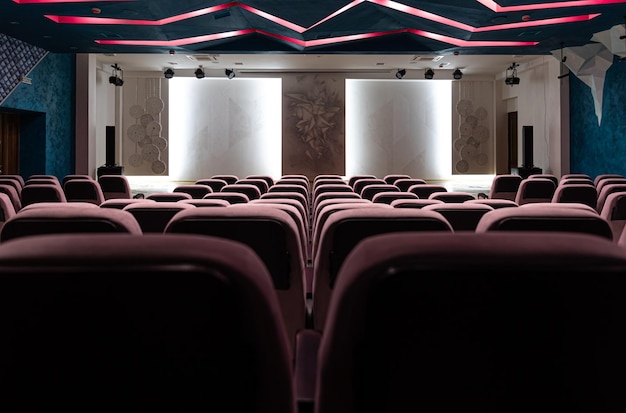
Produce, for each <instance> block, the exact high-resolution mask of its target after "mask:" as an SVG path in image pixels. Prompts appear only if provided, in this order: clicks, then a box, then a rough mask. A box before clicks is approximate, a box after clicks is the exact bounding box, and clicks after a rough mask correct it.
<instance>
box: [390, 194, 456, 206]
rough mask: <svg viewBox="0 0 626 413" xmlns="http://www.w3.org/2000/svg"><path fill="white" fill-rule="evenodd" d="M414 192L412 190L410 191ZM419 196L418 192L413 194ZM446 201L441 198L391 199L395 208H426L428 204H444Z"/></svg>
mask: <svg viewBox="0 0 626 413" xmlns="http://www.w3.org/2000/svg"><path fill="white" fill-rule="evenodd" d="M410 193H412V192H410ZM413 195H415V196H417V195H416V194H413ZM443 203H444V202H443V201H441V200H439V199H421V198H418V199H396V200H393V201H391V204H389V205H391V206H392V207H394V208H417V209H420V208H424V207H425V206H426V205H432V204H443Z"/></svg>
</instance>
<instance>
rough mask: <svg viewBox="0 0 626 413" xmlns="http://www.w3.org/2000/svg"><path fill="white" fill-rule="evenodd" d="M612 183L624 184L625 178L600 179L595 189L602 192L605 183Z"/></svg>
mask: <svg viewBox="0 0 626 413" xmlns="http://www.w3.org/2000/svg"><path fill="white" fill-rule="evenodd" d="M613 184H620V185H626V178H606V179H602V180H601V181H600V182H598V184H597V185H596V189H597V190H598V193H600V192H602V188H604V187H605V186H607V185H613Z"/></svg>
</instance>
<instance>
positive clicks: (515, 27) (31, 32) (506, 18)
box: [0, 0, 626, 55]
mask: <svg viewBox="0 0 626 413" xmlns="http://www.w3.org/2000/svg"><path fill="white" fill-rule="evenodd" d="M625 15H626V0H624V1H617V0H596V1H593V0H589V1H587V0H575V1H545V0H544V1H543V3H539V2H538V1H533V0H518V1H514V0H495V1H493V0H432V1H407V0H402V1H390V0H355V1H332V0H321V1H311V0H289V1H285V0H283V1H274V0H269V1H268V0H263V1H241V2H223V1H183V0H178V1H176V0H126V1H99V2H92V1H80V0H73V1H66V2H64V1H61V0H49V1H46V0H0V28H1V29H0V31H1V32H3V33H5V34H6V35H8V36H11V37H14V38H17V39H20V40H22V41H25V42H27V43H30V44H32V45H35V46H38V47H41V48H43V49H45V50H48V51H50V52H56V53H68V52H69V53H168V52H169V51H171V50H173V51H176V52H177V53H178V52H184V53H310V52H315V53H340V54H351V53H359V54H370V53H371V54H404V53H406V54H433V53H436V54H449V53H453V52H459V53H463V54H513V55H515V54H519V55H542V54H550V51H551V50H555V49H558V48H560V47H561V46H563V47H573V46H580V45H583V44H586V43H588V42H590V41H591V37H592V36H593V34H594V33H597V32H601V31H605V30H608V29H610V28H611V27H613V26H615V25H619V24H624V16H625ZM84 18H88V20H86V21H85V22H84V23H80V24H79V22H78V21H79V20H80V19H84ZM570 20H574V21H570ZM625 41H626V40H625ZM124 42H130V43H132V44H123V43H124ZM502 42H506V43H502ZM520 42H521V43H520ZM115 43H122V44H115Z"/></svg>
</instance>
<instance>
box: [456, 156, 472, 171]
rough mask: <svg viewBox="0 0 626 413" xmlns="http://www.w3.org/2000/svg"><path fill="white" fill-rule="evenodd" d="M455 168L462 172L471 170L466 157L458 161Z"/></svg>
mask: <svg viewBox="0 0 626 413" xmlns="http://www.w3.org/2000/svg"><path fill="white" fill-rule="evenodd" d="M455 168H456V170H457V171H459V172H461V173H465V172H467V171H469V163H468V162H467V161H466V160H465V159H461V160H460V161H458V162H457V163H456V166H455Z"/></svg>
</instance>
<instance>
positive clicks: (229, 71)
mask: <svg viewBox="0 0 626 413" xmlns="http://www.w3.org/2000/svg"><path fill="white" fill-rule="evenodd" d="M224 74H225V75H226V77H227V78H229V79H232V78H233V77H235V71H234V70H232V69H224Z"/></svg>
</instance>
